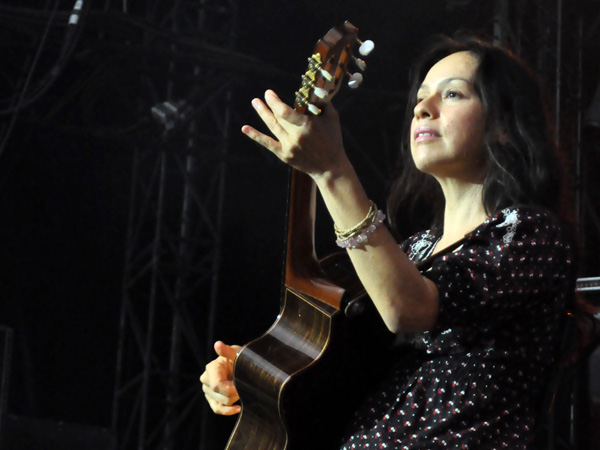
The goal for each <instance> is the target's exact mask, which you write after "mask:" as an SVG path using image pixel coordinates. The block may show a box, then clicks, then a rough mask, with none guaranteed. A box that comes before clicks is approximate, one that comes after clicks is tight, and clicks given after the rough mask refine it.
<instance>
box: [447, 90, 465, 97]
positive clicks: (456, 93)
mask: <svg viewBox="0 0 600 450" xmlns="http://www.w3.org/2000/svg"><path fill="white" fill-rule="evenodd" d="M461 97H462V95H461V93H460V92H457V91H448V92H446V98H461Z"/></svg>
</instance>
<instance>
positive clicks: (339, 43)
mask: <svg viewBox="0 0 600 450" xmlns="http://www.w3.org/2000/svg"><path fill="white" fill-rule="evenodd" d="M357 43H358V44H360V49H359V52H360V54H361V55H363V56H366V55H368V54H369V53H370V52H371V50H373V48H374V45H373V42H371V41H365V42H360V41H359V40H358V28H356V27H355V26H354V25H352V24H351V23H350V22H348V21H346V22H345V23H344V24H342V25H338V26H336V27H333V28H332V29H331V30H329V31H328V32H327V34H325V36H323V38H321V39H319V41H318V42H317V44H316V46H315V50H314V52H313V55H312V56H311V57H310V58H308V69H307V71H306V73H305V74H304V75H302V85H301V86H300V89H299V90H298V92H296V99H295V101H294V108H295V109H296V110H297V111H299V112H301V113H311V114H315V115H318V114H320V113H321V109H320V108H319V107H318V106H317V105H318V104H322V103H324V102H328V101H329V100H331V99H332V98H333V96H334V95H335V94H337V92H338V91H339V89H340V86H341V83H342V81H343V79H344V78H345V77H346V76H347V75H348V76H349V82H348V84H349V86H350V87H352V88H355V87H358V85H359V84H360V82H361V81H362V74H361V73H360V72H357V73H355V74H353V75H350V74H349V72H348V65H349V63H350V61H352V62H354V63H355V64H356V67H357V68H358V69H359V70H360V71H364V70H365V68H366V64H365V63H364V61H362V60H361V59H359V58H357V57H355V56H354V55H353V53H352V52H353V49H354V46H355V45H356V44H357Z"/></svg>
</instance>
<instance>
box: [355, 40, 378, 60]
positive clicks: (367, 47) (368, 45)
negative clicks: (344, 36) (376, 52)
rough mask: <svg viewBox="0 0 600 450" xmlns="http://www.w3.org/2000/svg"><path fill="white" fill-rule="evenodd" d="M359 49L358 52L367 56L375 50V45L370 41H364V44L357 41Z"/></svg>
mask: <svg viewBox="0 0 600 450" xmlns="http://www.w3.org/2000/svg"><path fill="white" fill-rule="evenodd" d="M358 43H359V44H360V47H359V48H358V52H359V53H360V54H361V55H363V56H368V55H369V53H371V52H372V51H373V49H374V48H375V43H374V42H373V41H372V40H370V39H369V40H366V41H365V42H361V41H360V40H359V41H358Z"/></svg>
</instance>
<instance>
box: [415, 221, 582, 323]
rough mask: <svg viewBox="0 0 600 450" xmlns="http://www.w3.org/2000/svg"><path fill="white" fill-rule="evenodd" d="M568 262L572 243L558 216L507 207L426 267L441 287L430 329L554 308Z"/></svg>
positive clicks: (563, 294) (569, 281) (566, 285)
mask: <svg viewBox="0 0 600 450" xmlns="http://www.w3.org/2000/svg"><path fill="white" fill-rule="evenodd" d="M572 266H573V263H572V255H571V245H570V244H569V243H568V241H567V240H566V239H565V236H564V233H563V232H562V230H561V227H560V225H559V224H558V223H557V221H555V220H553V219H551V218H549V217H548V216H547V215H546V214H543V213H538V212H533V213H532V212H528V211H523V210H513V211H505V212H503V214H500V215H499V216H497V217H496V218H495V219H491V220H490V223H489V224H488V226H486V227H483V228H482V229H479V230H478V231H476V232H475V233H474V234H473V236H471V239H469V240H468V241H467V243H466V244H465V245H464V246H463V247H462V248H460V249H459V250H458V251H455V252H454V253H450V254H448V255H446V256H443V257H441V258H440V259H439V260H436V261H435V262H434V264H433V266H432V268H431V270H429V271H428V272H426V273H425V276H427V277H428V278H429V279H431V280H432V281H433V282H434V283H435V284H436V286H437V288H438V291H439V299H440V312H439V316H438V322H437V324H436V327H435V329H434V330H433V333H434V334H435V333H441V332H443V331H444V330H448V329H451V328H455V327H460V328H467V329H468V328H483V329H484V328H485V327H486V326H490V324H497V323H499V322H505V321H512V320H514V319H515V317H521V318H524V317H536V315H537V314H546V315H547V314H550V313H552V312H556V311H557V310H559V309H561V308H563V307H564V302H565V299H566V298H568V296H567V293H569V292H572V289H573V280H574V276H573V273H572V272H573V267H572ZM492 326H493V325H492Z"/></svg>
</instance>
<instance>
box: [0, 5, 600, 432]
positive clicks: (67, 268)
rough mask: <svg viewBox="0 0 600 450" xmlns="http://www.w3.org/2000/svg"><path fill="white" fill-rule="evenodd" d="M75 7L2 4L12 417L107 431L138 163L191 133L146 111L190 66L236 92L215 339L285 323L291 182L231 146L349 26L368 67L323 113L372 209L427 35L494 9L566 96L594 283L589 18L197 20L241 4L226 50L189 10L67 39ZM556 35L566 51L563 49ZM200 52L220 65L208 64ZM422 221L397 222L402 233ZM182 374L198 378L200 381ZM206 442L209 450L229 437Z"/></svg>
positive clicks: (110, 9)
mask: <svg viewBox="0 0 600 450" xmlns="http://www.w3.org/2000/svg"><path fill="white" fill-rule="evenodd" d="M73 3H74V2H73V1H60V2H58V3H57V2H52V1H47V2H42V1H7V0H3V1H2V2H0V80H1V82H0V94H1V95H0V101H2V111H3V114H2V116H0V117H1V119H0V120H1V122H0V142H1V143H0V145H1V147H0V152H1V153H0V214H1V216H0V217H1V220H0V261H1V264H2V269H1V270H0V298H1V303H0V325H3V326H6V327H9V328H11V329H12V330H13V332H14V339H13V351H12V355H11V358H10V361H11V362H12V364H11V378H10V383H9V391H8V405H7V411H8V413H9V414H10V415H12V416H14V417H24V418H35V419H40V420H48V421H52V422H57V423H58V422H67V423H74V424H80V425H82V426H90V427H98V428H106V429H110V428H111V426H112V423H111V421H112V414H113V410H112V408H113V397H114V391H115V370H116V363H117V349H118V342H119V339H118V338H119V333H120V331H119V320H120V314H121V313H120V308H121V306H122V304H123V295H124V294H123V293H124V287H123V280H124V263H125V261H126V249H127V247H128V232H127V229H128V223H129V220H130V219H129V217H130V212H131V210H132V209H136V207H137V206H136V204H135V200H134V201H132V196H131V188H132V177H133V175H132V170H133V169H134V167H135V164H134V154H133V152H134V149H135V148H140V147H141V148H146V149H147V148H152V149H154V150H155V151H156V152H157V154H158V153H160V152H176V151H177V147H178V146H179V145H185V144H182V143H185V142H186V141H185V139H186V132H185V131H183V132H181V131H180V132H179V134H178V135H177V136H176V137H175V138H168V139H166V138H165V135H164V129H163V128H162V126H161V125H160V124H158V123H156V122H154V121H153V120H152V119H151V115H150V109H151V107H152V106H153V105H155V104H157V103H158V102H160V101H164V100H165V99H166V98H179V99H181V98H183V99H185V98H186V97H187V96H188V95H189V94H190V93H191V92H197V91H194V88H197V85H195V84H194V82H193V81H191V80H190V77H189V76H187V75H186V74H187V73H189V71H190V66H191V65H193V64H196V65H198V66H199V67H201V68H202V70H206V71H208V72H214V75H215V77H214V78H215V79H217V80H218V79H220V78H219V77H221V79H223V80H225V79H232V80H233V84H232V87H231V89H230V92H231V94H232V100H231V104H230V105H231V109H232V111H233V112H232V116H231V123H230V125H229V127H230V129H231V132H230V138H229V144H228V148H229V154H228V158H227V160H226V161H225V165H226V167H227V177H226V181H225V189H224V203H223V205H224V209H223V215H222V236H223V242H222V247H221V255H222V256H221V261H220V266H219V267H220V268H219V284H218V287H217V292H218V297H219V304H218V307H217V317H216V318H215V323H213V325H214V326H215V330H214V335H215V336H216V337H218V338H220V339H224V340H228V341H230V342H245V341H247V340H248V339H250V338H252V337H254V336H256V335H257V334H259V333H260V332H262V331H264V330H265V329H266V328H267V327H268V326H269V325H270V324H271V323H272V321H273V319H274V317H275V315H276V313H277V311H278V308H279V292H280V286H281V273H282V269H281V267H282V258H283V249H284V235H285V232H284V230H285V221H286V217H285V211H286V206H285V205H286V195H287V169H286V168H285V167H283V165H282V164H280V163H278V162H277V161H275V160H274V158H272V157H271V155H269V154H267V153H266V152H265V151H264V150H261V149H258V148H257V147H256V146H254V145H252V144H250V143H249V142H247V141H246V140H244V139H243V137H242V136H241V133H239V131H238V130H239V128H240V127H241V125H243V124H245V123H251V124H255V125H256V124H257V123H258V120H257V118H256V117H255V115H254V113H253V111H252V108H251V107H250V100H251V99H252V98H253V97H255V96H260V95H262V93H263V92H264V90H265V89H266V88H274V89H276V91H277V92H278V93H280V95H281V96H282V97H283V98H284V99H287V100H289V101H291V100H292V99H293V92H294V90H295V89H297V84H298V80H299V74H301V73H302V72H304V70H305V65H306V57H307V56H308V55H309V54H310V51H311V50H312V48H313V45H314V43H315V41H316V39H317V38H318V37H320V36H321V35H323V34H324V33H325V32H326V31H327V30H328V29H329V28H330V27H331V26H332V25H334V24H337V23H341V22H343V20H345V19H349V20H350V21H352V22H353V23H354V24H355V25H357V26H358V27H359V28H360V35H361V37H362V38H370V39H373V40H374V41H375V43H376V50H375V51H374V53H373V55H372V56H371V57H370V59H369V61H368V64H369V69H368V72H367V76H366V80H365V82H364V85H363V87H362V88H361V89H359V90H358V91H356V92H351V93H349V92H348V91H347V90H346V89H343V90H342V93H341V94H340V95H339V96H338V97H337V98H336V100H335V103H336V106H337V107H338V109H339V111H340V114H341V116H342V121H343V123H344V126H345V129H344V134H345V135H344V138H345V142H346V146H347V151H348V153H349V154H350V155H351V158H352V160H353V162H354V163H355V165H356V167H357V170H358V171H359V173H360V175H361V177H362V179H363V180H364V182H365V185H366V188H367V190H368V192H369V194H370V196H371V197H372V198H373V199H375V200H376V201H377V202H379V203H380V204H383V203H384V193H385V187H386V181H387V178H388V177H389V175H390V172H391V168H392V166H393V163H394V160H395V148H396V141H397V135H398V133H399V129H400V124H401V121H402V116H403V113H404V101H405V90H406V88H407V80H408V67H409V65H410V62H411V61H412V60H413V59H414V58H415V56H416V55H417V54H418V50H419V48H420V47H421V46H422V45H423V43H424V42H425V41H426V39H427V37H428V36H431V35H432V34H435V33H439V32H445V33H451V32H453V31H455V30H457V29H461V28H463V29H472V30H476V31H479V32H482V33H484V34H487V35H491V34H493V30H494V23H495V22H494V18H495V17H498V12H499V8H500V6H501V5H502V4H506V5H507V7H508V12H507V14H506V15H505V16H503V17H504V18H505V19H508V22H507V23H504V26H506V27H507V28H505V29H504V30H505V34H504V35H503V36H504V37H505V39H506V40H508V41H509V43H511V44H512V46H513V47H515V50H517V51H519V52H520V53H521V54H523V55H524V57H525V59H527V60H528V61H529V62H530V64H531V65H532V66H534V67H536V68H537V69H538V71H539V72H540V73H541V75H542V78H543V79H544V80H545V81H546V87H547V89H548V91H549V92H550V94H551V95H552V96H556V94H557V90H556V84H557V79H558V80H559V81H560V85H561V91H560V92H559V98H560V99H561V102H562V103H561V108H560V109H561V117H560V121H559V122H558V123H559V124H560V141H561V144H562V146H563V148H564V149H565V150H566V152H567V155H568V160H569V163H570V166H571V168H570V169H569V171H570V172H571V173H572V174H573V173H575V170H576V169H575V168H576V166H577V155H578V153H577V152H578V151H582V152H583V155H584V156H582V158H583V159H582V161H583V169H582V170H581V173H580V174H579V175H578V176H577V177H576V179H577V180H579V182H580V184H579V185H578V186H579V187H580V191H579V192H580V193H581V192H584V193H586V195H587V197H586V196H581V197H578V196H577V195H576V193H574V194H573V197H572V198H573V204H574V205H576V204H577V199H578V198H580V199H582V203H581V204H582V205H583V206H582V212H581V214H580V216H579V218H580V220H581V227H580V237H581V239H582V241H583V242H584V244H585V245H584V248H583V255H582V264H581V274H582V275H587V276H592V275H600V273H599V272H600V269H599V267H598V263H597V257H596V256H595V255H596V254H595V250H596V248H597V243H598V220H597V216H596V213H595V211H597V207H598V198H597V194H596V192H597V190H596V189H597V186H596V185H595V184H596V183H597V181H596V178H597V176H595V175H594V173H595V172H594V170H595V168H597V165H598V163H597V161H598V157H597V156H598V151H600V147H599V142H598V134H597V129H595V128H593V127H590V126H588V127H584V128H580V127H578V123H577V117H578V115H579V114H580V113H581V114H585V112H586V111H588V110H589V108H590V106H591V104H592V97H593V95H594V93H595V90H596V88H597V86H598V80H599V78H600V77H599V73H600V72H599V69H598V60H599V59H598V57H599V56H600V51H599V44H598V43H599V41H600V30H599V29H598V28H599V26H598V17H599V16H600V3H599V2H598V1H593V0H587V1H585V0H581V1H572V2H564V3H565V4H564V5H562V3H561V2H552V4H550V3H551V2H542V1H520V2H516V1H514V2H510V1H509V2H499V1H498V2H494V1H476V0H475V1H469V0H462V1H458V0H456V1H441V0H422V1H418V2H416V1H391V0H386V1H380V2H365V1H361V2H358V1H345V2H341V1H339V2H335V1H322V2H308V1H294V2H292V1H289V2H283V1H277V2H275V1H266V0H248V1H242V2H207V4H211V3H213V4H214V5H213V6H215V5H216V6H219V7H221V8H223V9H226V8H230V7H231V6H232V5H233V6H235V5H237V8H238V9H237V16H236V18H235V20H234V21H232V23H233V25H232V26H233V29H231V26H228V27H224V29H223V33H225V32H227V33H231V32H233V36H234V39H233V41H231V44H225V43H224V42H221V41H220V40H219V36H215V35H211V36H203V35H202V33H201V32H200V31H199V30H197V29H194V20H192V19H190V17H189V14H190V12H191V11H197V9H198V5H197V4H195V3H194V2H176V1H168V2H167V1H155V2H141V1H129V2H114V1H113V2H111V1H109V0H106V1H104V2H102V1H88V2H85V6H84V14H83V17H82V20H81V23H80V25H79V26H78V27H71V28H68V27H67V26H66V23H67V20H68V17H69V14H70V10H71V8H72V7H73V5H72V4H73ZM238 3H239V4H238ZM125 4H128V5H127V10H125V6H124V5H125ZM557 5H561V6H560V7H561V8H562V10H561V11H562V12H561V14H560V15H559V14H558V10H557V8H558V6H557ZM55 6H57V9H56V13H54V14H53V12H52V11H53V10H54V8H55ZM213 12H214V11H213ZM496 23H497V22H496ZM49 24H50V26H49V27H48V32H47V33H46V27H47V26H48V25H49ZM208 26H209V25H207V27H208ZM210 26H211V27H213V26H214V27H215V28H214V29H217V26H216V25H215V24H214V23H211V24H210ZM506 30H508V32H506ZM557 30H560V31H561V33H562V41H561V45H562V47H557V46H556V42H557ZM44 36H46V38H44ZM206 42H208V43H209V44H210V45H213V46H215V47H217V48H222V49H224V50H223V52H222V53H224V54H225V56H223V54H220V56H219V57H214V59H212V57H210V56H209V52H208V51H207V50H206V48H205V47H203V45H204V43H206ZM40 48H41V51H39V50H40ZM65 49H67V50H68V54H67V56H66V57H65V58H64V59H63V60H60V54H61V51H62V50H65ZM559 50H560V53H559ZM38 51H39V58H38V57H37V56H36V55H37V54H38ZM203 55H206V56H203ZM186 58H189V61H188V60H186ZM244 58H248V59H244ZM192 60H193V63H192V62H190V61H192ZM174 61H175V63H174ZM556 61H558V62H559V66H558V67H559V68H560V69H561V72H560V74H558V75H557V72H556V65H555V64H554V63H555V62H556ZM57 62H58V63H59V64H58V65H57ZM170 64H171V65H173V64H174V65H175V67H176V70H175V71H173V70H169V66H170ZM553 64H554V65H553ZM57 67H59V68H60V70H59V71H58V73H57V76H56V77H55V78H54V79H52V81H51V82H48V80H49V79H50V78H48V74H49V73H51V72H52V70H56V68H57ZM177 68H180V69H181V70H180V71H179V72H178V70H177ZM29 76H30V79H29V81H28V77H29ZM149 85H151V87H149ZM24 86H27V88H26V89H25V91H24ZM215 86H217V87H218V82H217V84H216V85H215ZM203 89H205V91H201V94H200V95H195V96H194V97H193V98H191V99H189V98H188V100H189V103H190V105H191V106H192V107H193V106H194V105H195V104H199V103H200V102H201V101H202V100H203V99H205V98H206V96H207V95H209V94H208V93H209V92H211V91H210V89H211V88H210V86H203ZM38 92H39V98H36V99H33V100H32V101H31V104H30V105H28V106H27V107H25V108H23V109H20V110H19V111H18V112H15V111H14V107H15V105H16V104H18V102H19V98H20V96H21V95H22V98H21V102H24V101H26V100H29V99H30V98H31V97H32V96H33V95H34V94H36V93H38ZM579 98H580V99H581V101H578V100H579ZM551 105H553V103H552V102H551ZM540 113H542V112H540ZM208 164H209V163H208ZM422 219H423V218H421V217H404V218H402V231H403V232H405V233H408V232H410V231H411V230H414V229H415V227H418V226H419V225H421V224H422V222H423V220H422ZM174 220H175V221H176V220H177V219H176V218H175V219H174ZM322 222H323V224H322V225H319V228H318V230H319V231H321V230H323V231H322V232H318V233H317V246H318V249H319V252H320V253H321V254H323V253H327V252H329V251H332V250H333V249H334V248H333V245H332V241H333V236H332V233H331V231H330V229H329V226H330V224H329V223H328V222H327V219H326V218H325V219H322ZM198 301H199V302H203V301H205V300H203V299H202V298H199V299H198ZM202 311H204V312H205V310H202ZM200 314H203V312H200ZM196 323H197V324H198V327H197V330H196V331H197V333H198V336H200V337H201V338H203V339H211V336H209V333H208V331H206V329H205V328H207V325H206V323H204V322H202V320H199V321H197V322H196ZM121 332H122V331H121ZM206 345H208V344H206ZM210 358H212V355H210V354H209V353H206V354H205V359H206V361H208V360H209V359H210ZM192 366H194V364H192ZM194 368H195V369H196V370H195V375H196V376H197V375H199V374H200V373H201V372H202V370H203V367H202V366H201V365H197V367H196V366H194V367H193V368H192V369H190V370H191V372H194ZM197 408H200V405H198V406H197ZM210 423H211V424H213V425H211V426H210V430H211V433H212V434H214V435H215V436H216V437H215V438H214V439H215V442H220V441H219V440H222V439H223V436H224V435H226V432H227V428H228V427H229V426H230V425H231V421H220V420H218V421H214V422H210ZM220 428H223V430H225V431H223V430H220ZM212 434H211V436H212Z"/></svg>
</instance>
